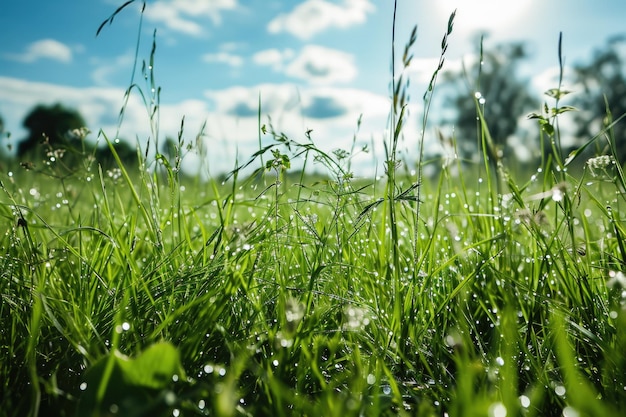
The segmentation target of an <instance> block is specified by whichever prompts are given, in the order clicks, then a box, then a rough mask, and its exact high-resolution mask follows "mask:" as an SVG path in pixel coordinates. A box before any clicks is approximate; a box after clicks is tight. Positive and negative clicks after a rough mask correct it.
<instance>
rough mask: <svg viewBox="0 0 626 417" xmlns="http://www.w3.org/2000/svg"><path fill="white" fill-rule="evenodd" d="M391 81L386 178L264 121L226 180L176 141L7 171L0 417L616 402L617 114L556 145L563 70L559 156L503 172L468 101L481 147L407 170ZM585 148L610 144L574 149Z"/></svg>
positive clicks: (553, 121)
mask: <svg viewBox="0 0 626 417" xmlns="http://www.w3.org/2000/svg"><path fill="white" fill-rule="evenodd" d="M453 19H454V15H452V16H451V18H450V22H449V26H448V28H447V31H444V38H443V41H442V60H441V61H440V66H439V68H438V69H436V71H435V72H434V74H433V79H432V80H431V85H430V87H429V89H428V91H427V93H426V95H425V96H424V102H425V107H426V108H427V109H428V108H429V104H430V99H431V96H432V93H433V92H434V91H435V88H436V82H437V76H438V71H439V70H440V69H441V68H442V66H443V63H444V61H443V56H444V54H445V50H446V48H447V42H448V40H447V37H448V35H450V34H451V33H452V30H453ZM412 42H414V38H413V36H411V39H410V40H409V41H408V43H407V45H406V47H405V50H406V51H409V50H410V47H411V45H412ZM409 64H410V53H405V54H404V58H403V60H402V61H401V62H399V63H398V65H409ZM392 83H393V88H392V92H393V95H392V100H390V101H391V102H392V103H391V104H390V106H391V109H390V129H389V131H390V132H391V134H390V137H389V138H387V140H388V145H387V147H386V148H387V150H388V154H387V158H388V159H387V161H386V165H385V166H386V169H385V175H384V176H382V177H380V178H372V179H367V178H354V177H353V176H352V175H351V171H350V157H351V154H352V153H351V152H353V151H350V150H348V151H343V152H329V151H326V150H322V149H318V148H317V147H316V146H315V144H314V143H313V142H310V141H306V142H297V141H294V140H292V139H290V138H287V137H285V136H284V135H281V134H280V132H274V131H273V128H272V127H271V126H269V125H268V126H266V125H265V124H263V122H262V120H261V115H260V114H259V130H260V132H261V131H262V132H264V133H268V132H269V133H268V134H269V136H271V138H270V139H271V140H269V141H267V142H266V143H264V144H263V145H261V144H260V147H259V151H258V152H256V153H255V154H253V155H252V156H251V158H250V160H249V161H247V162H246V163H245V164H244V165H245V167H244V166H243V165H242V166H241V169H235V170H234V171H233V172H231V173H230V175H229V176H228V177H225V178H223V179H219V180H218V179H210V180H201V179H199V178H195V177H190V176H188V175H185V174H183V173H182V171H181V167H182V165H183V163H184V156H185V153H186V152H188V148H186V146H185V145H186V144H185V142H184V140H183V137H182V135H181V137H180V138H179V142H178V147H177V150H176V153H175V155H170V156H165V155H161V154H159V153H157V154H156V156H151V154H150V153H149V152H147V149H139V150H138V154H137V160H138V164H137V166H125V165H124V164H123V163H122V161H121V160H120V159H119V158H118V163H119V164H118V168H114V169H110V170H103V169H101V168H99V166H98V163H97V161H96V160H94V159H93V158H90V157H89V155H86V156H85V157H84V158H81V159H80V160H81V163H80V164H79V165H75V164H71V165H68V164H66V163H65V162H64V158H65V156H63V155H60V154H59V153H58V152H57V153H54V152H53V151H52V150H51V152H50V153H49V154H48V155H47V158H46V159H45V160H44V161H42V162H37V163H36V164H34V165H32V166H19V165H17V164H16V163H15V164H13V165H11V164H9V165H8V166H7V169H6V170H5V171H3V172H2V173H0V217H1V220H0V221H1V222H2V225H3V233H2V235H0V248H1V255H0V271H1V277H0V294H1V295H2V298H1V304H0V347H1V354H0V357H1V358H2V360H1V361H0V382H1V384H2V386H1V387H0V393H1V395H0V410H2V411H0V414H1V415H6V416H13V415H15V416H18V415H32V416H34V415H42V416H43V415H45V416H54V415H56V416H70V415H78V416H115V415H119V416H144V415H146V416H147V415H150V416H174V417H178V416H195V415H200V416H264V415H268V416H269V415H271V416H291V415H302V416H305V415H306V416H342V417H347V416H392V415H394V416H395V415H401V416H492V417H505V416H565V417H575V416H580V417H582V416H619V415H622V413H623V410H624V409H626V275H624V272H623V270H624V265H625V264H626V242H625V240H626V228H625V226H624V218H623V214H622V212H623V210H622V208H623V206H624V205H625V204H626V195H625V194H624V192H625V185H626V179H625V176H624V172H623V171H622V168H621V165H620V164H619V163H616V161H617V155H616V151H615V144H614V138H613V136H612V128H613V127H614V125H615V124H614V123H611V121H609V122H607V124H606V127H605V128H604V129H603V130H602V131H600V132H598V135H597V136H595V137H594V138H589V141H588V142H587V144H586V145H585V146H583V147H581V148H580V149H579V150H578V151H575V152H574V153H573V154H570V155H569V156H567V158H562V157H561V155H560V148H559V143H560V136H559V135H560V133H559V129H558V118H559V116H560V115H561V114H562V113H563V112H565V111H568V110H569V109H568V108H567V107H560V105H559V103H560V101H559V100H560V99H561V97H562V95H563V94H565V92H563V91H562V90H561V89H560V86H555V89H554V90H552V91H551V93H550V97H548V100H550V102H549V103H550V104H549V105H547V106H546V112H544V113H540V114H536V115H534V117H535V118H536V119H537V120H538V124H537V129H538V132H540V135H541V136H542V138H543V139H544V140H546V141H547V142H548V143H551V149H552V151H553V152H552V153H546V155H544V158H542V161H541V164H540V165H539V166H537V167H536V168H534V169H532V170H531V171H530V172H526V173H524V172H522V173H512V172H510V171H509V169H508V168H507V166H510V164H507V162H506V161H505V160H501V159H499V158H498V157H497V155H496V154H495V153H493V152H491V150H492V149H491V147H492V141H491V137H490V135H489V130H488V126H489V120H487V119H485V118H484V117H483V116H482V113H481V107H480V105H479V103H477V106H476V111H477V116H478V121H479V127H480V128H479V129H478V131H479V135H478V137H477V141H478V143H479V144H480V148H481V150H482V153H483V155H482V156H483V158H482V161H483V162H481V163H478V164H468V163H466V162H464V161H461V160H460V159H455V160H452V161H448V163H447V164H442V162H441V161H437V162H436V163H437V164H439V165H440V166H441V168H440V170H438V171H437V174H436V176H433V177H428V178H427V177H425V176H424V175H423V166H424V164H425V158H424V157H423V155H421V156H420V158H419V161H418V165H417V166H416V169H415V170H414V171H415V172H413V171H412V170H411V169H405V167H406V166H407V164H408V163H407V162H405V161H402V160H400V159H398V156H397V155H398V154H397V152H396V147H397V143H398V140H399V138H400V137H401V134H402V122H403V120H404V118H405V117H406V115H405V113H404V109H405V105H406V97H407V96H406V94H404V91H405V90H404V89H405V86H406V84H405V82H404V81H402V80H394V81H393V82H392ZM154 113H156V112H153V113H152V114H154ZM426 122H427V114H426V115H424V126H425V125H426ZM98 136H99V138H100V139H101V140H102V141H103V142H107V141H108V137H107V134H106V132H99V133H98ZM422 140H423V138H422ZM597 142H602V143H603V144H606V145H607V149H608V150H609V151H608V152H607V153H606V154H602V155H592V156H591V157H589V156H588V153H587V152H585V151H588V150H589V149H591V146H590V145H592V144H595V143H597ZM109 145H111V143H110V142H109ZM453 146H454V145H453ZM111 149H112V151H113V153H114V154H115V151H114V147H112V146H111ZM418 152H419V150H418ZM295 158H298V159H299V160H300V161H304V166H305V169H303V170H300V169H298V170H295V169H293V168H292V167H291V163H292V161H293V160H294V159H295ZM314 164H315V166H316V169H317V170H318V172H319V169H320V167H323V169H324V172H323V174H316V175H313V174H311V173H310V172H311V171H310V170H308V169H307V168H310V167H311V166H312V165H314ZM244 168H245V169H244Z"/></svg>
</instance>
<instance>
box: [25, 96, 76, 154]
mask: <svg viewBox="0 0 626 417" xmlns="http://www.w3.org/2000/svg"><path fill="white" fill-rule="evenodd" d="M23 126H24V127H25V128H26V129H28V131H29V134H28V137H26V139H24V140H23V141H22V142H20V143H19V145H18V148H17V154H18V156H20V157H23V156H24V155H26V154H32V153H35V154H36V153H38V152H39V151H38V149H40V146H39V145H40V144H41V143H42V142H47V143H49V144H50V145H51V146H53V147H67V146H70V145H73V144H74V143H73V142H76V141H77V138H75V137H74V136H73V135H71V134H69V132H70V131H72V130H73V129H80V128H82V127H85V121H84V119H83V117H82V116H81V115H80V113H78V111H76V110H73V109H69V108H66V107H64V106H63V105H61V104H60V103H56V104H53V105H51V106H45V105H41V104H40V105H37V106H36V107H35V108H34V109H33V110H32V111H31V112H30V113H29V114H28V115H27V116H26V118H25V119H24V122H23ZM78 147H79V148H80V146H78Z"/></svg>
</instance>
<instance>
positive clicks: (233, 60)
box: [202, 52, 243, 68]
mask: <svg viewBox="0 0 626 417" xmlns="http://www.w3.org/2000/svg"><path fill="white" fill-rule="evenodd" d="M202 59H203V60H204V61H205V62H217V63H221V64H226V65H228V66H231V67H234V68H238V67H241V66H242V65H243V58H242V57H240V56H239V55H234V54H230V53H228V52H217V53H214V54H204V55H203V56H202Z"/></svg>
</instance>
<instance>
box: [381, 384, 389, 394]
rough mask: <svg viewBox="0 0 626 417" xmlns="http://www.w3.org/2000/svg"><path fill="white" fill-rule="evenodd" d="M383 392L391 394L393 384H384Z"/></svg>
mask: <svg viewBox="0 0 626 417" xmlns="http://www.w3.org/2000/svg"><path fill="white" fill-rule="evenodd" d="M382 388H383V394H385V395H389V394H391V386H390V385H383V387H382Z"/></svg>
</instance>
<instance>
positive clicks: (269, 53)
mask: <svg viewBox="0 0 626 417" xmlns="http://www.w3.org/2000/svg"><path fill="white" fill-rule="evenodd" d="M293 56H294V52H293V50H292V49H284V50H282V51H280V50H278V49H275V48H272V49H265V50H263V51H259V52H257V53H255V54H254V55H253V56H252V62H254V63H255V64H257V65H260V66H269V67H272V69H273V70H274V71H281V70H283V68H284V65H285V62H286V61H288V60H291V59H292V58H293Z"/></svg>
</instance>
